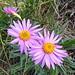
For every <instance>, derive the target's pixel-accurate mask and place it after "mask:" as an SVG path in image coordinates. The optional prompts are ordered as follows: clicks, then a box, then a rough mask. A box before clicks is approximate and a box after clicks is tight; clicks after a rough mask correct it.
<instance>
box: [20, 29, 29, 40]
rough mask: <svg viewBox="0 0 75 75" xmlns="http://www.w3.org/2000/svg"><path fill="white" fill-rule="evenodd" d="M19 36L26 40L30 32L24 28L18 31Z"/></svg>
mask: <svg viewBox="0 0 75 75" xmlns="http://www.w3.org/2000/svg"><path fill="white" fill-rule="evenodd" d="M20 38H21V39H22V40H24V41H26V40H28V39H30V33H29V32H28V31H25V30H24V31H22V32H21V33H20Z"/></svg>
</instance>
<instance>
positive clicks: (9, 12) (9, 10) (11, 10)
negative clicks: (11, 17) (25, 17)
mask: <svg viewBox="0 0 75 75" xmlns="http://www.w3.org/2000/svg"><path fill="white" fill-rule="evenodd" d="M3 9H4V10H2V11H3V12H5V13H8V14H12V13H13V12H15V13H17V12H19V11H20V10H18V9H17V8H14V7H4V8H3Z"/></svg>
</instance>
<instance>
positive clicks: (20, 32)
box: [8, 19, 42, 54]
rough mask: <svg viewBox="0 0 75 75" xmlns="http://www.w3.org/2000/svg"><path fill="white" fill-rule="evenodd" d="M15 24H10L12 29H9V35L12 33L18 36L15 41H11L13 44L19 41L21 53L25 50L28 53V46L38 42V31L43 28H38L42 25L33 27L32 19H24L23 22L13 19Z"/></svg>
mask: <svg viewBox="0 0 75 75" xmlns="http://www.w3.org/2000/svg"><path fill="white" fill-rule="evenodd" d="M13 23H14V26H13V25H10V27H11V28H12V29H8V35H11V36H13V37H16V39H14V40H13V41H11V42H10V43H11V44H15V43H18V45H20V53H23V51H24V52H25V53H26V54H27V53H28V52H27V48H29V47H30V46H32V45H33V44H35V43H37V42H36V40H35V39H37V38H38V36H37V34H36V32H38V31H40V30H42V28H37V27H39V26H40V25H36V26H34V27H31V26H32V24H31V23H30V20H29V19H28V20H27V23H26V20H25V19H23V21H22V24H21V23H20V21H19V20H18V23H16V22H15V21H13Z"/></svg>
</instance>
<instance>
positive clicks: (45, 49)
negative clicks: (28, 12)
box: [29, 30, 68, 69]
mask: <svg viewBox="0 0 75 75" xmlns="http://www.w3.org/2000/svg"><path fill="white" fill-rule="evenodd" d="M58 36H59V35H56V36H55V33H54V31H52V33H51V35H50V34H49V31H48V32H46V30H44V36H43V35H42V34H41V33H40V32H39V37H40V39H39V40H38V43H37V44H35V45H34V46H32V48H30V52H29V56H33V58H32V60H35V62H34V63H35V64H39V63H42V65H41V67H42V68H43V67H44V65H45V64H46V66H47V67H48V68H49V69H50V67H52V68H53V69H55V64H57V65H59V66H61V65H62V63H63V60H64V59H63V57H67V56H68V54H67V53H66V51H65V50H60V49H61V48H62V46H60V45H57V43H58V42H59V41H60V40H61V38H62V37H60V38H58Z"/></svg>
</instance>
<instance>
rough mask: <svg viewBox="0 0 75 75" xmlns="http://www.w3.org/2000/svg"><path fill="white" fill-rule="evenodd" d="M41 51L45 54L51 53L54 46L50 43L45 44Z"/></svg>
mask: <svg viewBox="0 0 75 75" xmlns="http://www.w3.org/2000/svg"><path fill="white" fill-rule="evenodd" d="M43 50H44V52H45V53H48V54H49V53H53V51H54V45H53V44H52V43H50V42H47V43H45V44H44V45H43Z"/></svg>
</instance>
